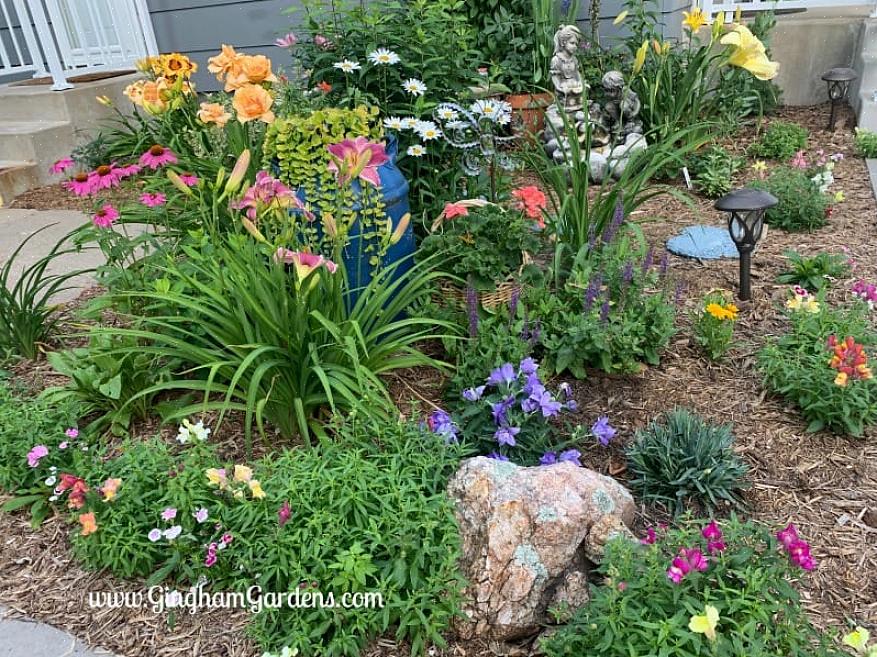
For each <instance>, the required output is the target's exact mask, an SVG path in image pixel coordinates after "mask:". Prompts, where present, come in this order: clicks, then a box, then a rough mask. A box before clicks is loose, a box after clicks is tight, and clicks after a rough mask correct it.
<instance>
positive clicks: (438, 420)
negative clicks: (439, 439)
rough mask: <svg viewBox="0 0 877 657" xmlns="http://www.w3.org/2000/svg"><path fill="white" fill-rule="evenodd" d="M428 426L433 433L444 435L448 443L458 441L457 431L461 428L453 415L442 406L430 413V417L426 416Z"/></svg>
mask: <svg viewBox="0 0 877 657" xmlns="http://www.w3.org/2000/svg"><path fill="white" fill-rule="evenodd" d="M426 426H428V427H429V430H430V431H432V432H433V433H437V434H438V435H440V436H443V437H444V439H445V442H446V443H455V442H457V432H458V431H459V430H460V429H459V427H457V425H456V424H455V423H454V420H453V419H452V418H451V416H450V415H449V414H448V413H447V412H445V411H443V410H441V409H440V408H437V409H436V410H434V411H433V412H432V413H430V414H429V417H427V418H426Z"/></svg>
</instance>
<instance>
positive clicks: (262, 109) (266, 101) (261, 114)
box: [231, 84, 274, 123]
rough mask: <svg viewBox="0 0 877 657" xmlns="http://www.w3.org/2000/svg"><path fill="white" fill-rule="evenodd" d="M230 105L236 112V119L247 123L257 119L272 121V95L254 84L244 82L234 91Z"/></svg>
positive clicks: (266, 121)
mask: <svg viewBox="0 0 877 657" xmlns="http://www.w3.org/2000/svg"><path fill="white" fill-rule="evenodd" d="M231 104H232V106H233V107H234V110H235V112H237V116H238V121H240V122H241V123H247V122H249V121H253V120H255V119H258V120H260V121H264V122H265V123H272V122H273V121H274V112H273V111H272V110H271V107H272V106H273V105H274V97H273V96H272V95H271V94H270V93H268V91H266V90H265V89H264V88H263V87H260V86H258V85H255V84H245V85H244V86H242V87H241V88H239V89H238V90H237V91H235V93H234V99H233V100H232V103H231Z"/></svg>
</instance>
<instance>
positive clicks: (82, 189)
mask: <svg viewBox="0 0 877 657" xmlns="http://www.w3.org/2000/svg"><path fill="white" fill-rule="evenodd" d="M94 183H95V181H94V180H93V179H92V178H91V176H89V175H88V174H87V173H77V174H76V175H75V176H73V177H72V178H71V179H70V180H67V181H65V182H64V183H62V186H63V187H64V189H66V190H67V191H68V192H70V193H72V194H74V195H75V196H90V195H91V194H92V192H94V191H95V187H94Z"/></svg>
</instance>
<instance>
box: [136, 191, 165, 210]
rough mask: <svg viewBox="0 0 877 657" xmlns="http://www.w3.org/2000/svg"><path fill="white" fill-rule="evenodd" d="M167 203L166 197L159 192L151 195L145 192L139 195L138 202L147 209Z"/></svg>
mask: <svg viewBox="0 0 877 657" xmlns="http://www.w3.org/2000/svg"><path fill="white" fill-rule="evenodd" d="M166 201H167V197H166V196H165V195H164V194H162V193H161V192H156V193H154V194H153V193H151V192H145V193H143V194H141V195H140V202H141V203H142V204H143V205H145V206H146V207H147V208H157V207H158V206H159V205H164V204H165V202H166Z"/></svg>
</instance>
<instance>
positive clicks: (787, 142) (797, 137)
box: [749, 121, 810, 160]
mask: <svg viewBox="0 0 877 657" xmlns="http://www.w3.org/2000/svg"><path fill="white" fill-rule="evenodd" d="M809 136H810V133H809V132H808V131H807V129H806V128H804V127H802V126H799V125H798V124H797V123H788V122H785V121H776V122H774V123H771V124H770V126H769V127H768V128H767V130H765V132H764V134H763V135H761V139H759V140H758V141H757V142H754V143H753V144H752V145H751V146H750V147H749V154H750V155H754V156H756V157H768V158H771V159H773V160H788V159H789V158H791V157H792V156H794V155H795V153H797V152H798V151H801V150H804V149H806V148H807V138H808V137H809Z"/></svg>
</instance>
